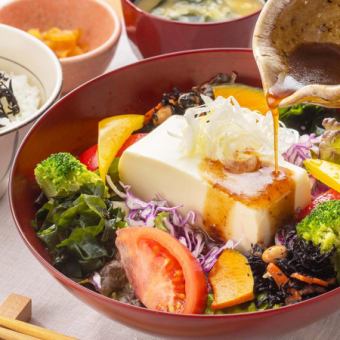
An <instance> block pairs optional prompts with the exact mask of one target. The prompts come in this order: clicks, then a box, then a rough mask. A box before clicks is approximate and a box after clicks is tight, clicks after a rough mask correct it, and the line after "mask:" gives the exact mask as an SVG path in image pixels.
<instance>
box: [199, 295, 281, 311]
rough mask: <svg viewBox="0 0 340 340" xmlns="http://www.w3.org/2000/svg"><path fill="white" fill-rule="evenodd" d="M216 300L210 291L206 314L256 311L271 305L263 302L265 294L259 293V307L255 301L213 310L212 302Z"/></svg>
mask: <svg viewBox="0 0 340 340" xmlns="http://www.w3.org/2000/svg"><path fill="white" fill-rule="evenodd" d="M213 300H214V294H212V293H210V294H208V297H207V305H206V308H205V311H204V314H237V313H247V312H256V311H257V310H265V309H269V308H270V307H269V306H268V304H266V303H263V302H262V301H264V300H265V294H259V295H258V296H257V297H256V301H257V304H258V306H259V307H256V304H255V302H254V301H251V302H246V303H242V304H240V305H237V306H233V307H229V308H224V309H219V310H213V309H212V308H211V304H212V302H213ZM278 307H280V305H278V304H276V305H274V306H273V307H272V308H278Z"/></svg>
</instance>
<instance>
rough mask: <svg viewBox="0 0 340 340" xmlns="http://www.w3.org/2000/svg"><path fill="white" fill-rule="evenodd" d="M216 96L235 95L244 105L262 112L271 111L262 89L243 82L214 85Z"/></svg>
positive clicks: (226, 96)
mask: <svg viewBox="0 0 340 340" xmlns="http://www.w3.org/2000/svg"><path fill="white" fill-rule="evenodd" d="M213 91H214V95H215V98H216V97H218V96H221V97H224V98H228V97H230V96H233V97H235V99H236V100H237V101H238V103H239V104H240V105H241V106H242V107H246V108H248V109H250V110H257V111H259V112H261V113H262V114H266V113H267V112H268V111H269V108H268V105H267V101H266V97H265V95H264V92H263V90H262V89H259V88H257V87H251V86H247V85H242V84H230V85H219V86H215V87H213Z"/></svg>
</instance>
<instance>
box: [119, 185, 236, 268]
mask: <svg viewBox="0 0 340 340" xmlns="http://www.w3.org/2000/svg"><path fill="white" fill-rule="evenodd" d="M120 184H121V186H122V187H123V188H124V190H125V193H121V198H123V199H124V200H125V204H126V206H127V208H128V209H129V212H128V215H127V217H126V221H127V223H128V224H129V225H130V226H147V227H155V220H156V218H157V216H158V214H160V213H163V212H164V213H166V214H164V217H163V220H162V222H163V224H164V226H165V228H166V229H167V231H168V232H169V233H170V234H171V235H172V236H173V237H175V238H176V239H177V240H178V241H179V242H181V243H182V244H183V245H184V246H185V247H187V248H188V249H189V250H190V252H191V253H192V254H193V256H194V257H196V258H197V260H198V262H199V263H200V265H201V266H202V269H203V270H204V271H205V272H209V271H210V270H211V268H212V267H213V266H214V264H215V262H216V261H217V259H218V257H219V255H220V254H221V252H222V251H223V250H224V249H227V248H229V249H233V248H234V247H235V246H236V244H235V242H234V241H232V240H229V241H228V242H227V243H225V244H217V243H216V242H214V241H213V240H212V239H210V238H209V236H208V235H207V234H205V233H204V232H203V231H202V230H200V229H199V228H197V227H195V223H196V220H197V216H196V213H195V212H194V211H189V212H188V213H187V214H186V215H185V216H183V215H182V214H181V213H180V212H179V209H180V208H181V206H175V207H170V206H169V205H168V202H167V201H166V200H163V199H157V200H152V201H150V202H144V201H143V200H141V199H139V198H137V197H136V196H134V195H133V194H132V192H131V188H130V186H127V185H124V184H123V183H120ZM116 189H117V188H116ZM115 192H117V190H115Z"/></svg>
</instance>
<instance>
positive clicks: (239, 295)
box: [209, 249, 254, 309]
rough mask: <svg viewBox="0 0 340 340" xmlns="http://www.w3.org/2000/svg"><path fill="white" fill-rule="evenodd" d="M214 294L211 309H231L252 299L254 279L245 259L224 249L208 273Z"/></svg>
mask: <svg viewBox="0 0 340 340" xmlns="http://www.w3.org/2000/svg"><path fill="white" fill-rule="evenodd" d="M209 281H210V284H211V286H212V289H213V293H214V301H213V303H212V305H211V308H212V309H222V308H226V307H232V306H236V305H239V304H241V303H244V302H247V301H251V300H253V299H254V277H253V273H252V271H251V269H250V266H249V263H248V260H247V258H246V257H245V256H244V255H242V254H241V253H240V252H238V251H236V250H231V249H226V250H224V251H223V253H222V254H221V255H220V257H219V258H218V260H217V261H216V263H215V265H214V267H213V268H212V270H211V271H210V273H209Z"/></svg>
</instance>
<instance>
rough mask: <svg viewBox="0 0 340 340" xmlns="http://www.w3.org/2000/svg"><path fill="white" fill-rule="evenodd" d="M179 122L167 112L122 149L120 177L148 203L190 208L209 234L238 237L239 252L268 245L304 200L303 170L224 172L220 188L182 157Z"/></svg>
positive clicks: (197, 165)
mask: <svg viewBox="0 0 340 340" xmlns="http://www.w3.org/2000/svg"><path fill="white" fill-rule="evenodd" d="M185 124H187V122H186V120H185V118H184V117H182V116H172V117H170V118H169V119H168V120H167V121H166V122H164V123H163V124H162V125H160V126H159V127H157V128H156V129H154V130H153V131H152V132H151V133H150V134H149V135H147V136H146V137H144V138H143V139H141V140H139V141H138V142H137V143H135V144H133V145H132V146H130V147H129V148H128V149H126V150H125V152H124V153H123V155H122V157H121V159H120V162H119V174H120V178H121V180H122V181H123V182H124V183H126V184H129V185H131V187H132V191H133V192H134V194H136V195H137V196H138V197H140V198H142V199H144V200H146V201H149V200H151V199H153V198H155V197H156V196H157V195H159V196H161V197H162V198H164V199H166V200H167V201H168V202H169V203H170V204H172V205H181V206H182V208H181V209H182V212H183V213H184V214H185V213H187V212H188V211H190V210H193V211H195V212H196V213H197V215H198V216H199V217H198V221H197V223H198V225H200V227H202V228H204V229H205V230H206V231H207V232H208V234H209V235H210V236H211V237H213V238H215V239H220V240H222V241H226V240H228V239H233V240H234V241H239V246H238V248H239V249H240V250H241V251H247V250H249V249H250V248H251V244H255V243H262V244H264V245H268V244H269V243H270V242H271V241H272V239H273V236H274V234H275V232H276V230H277V228H278V227H279V226H280V225H282V223H284V222H285V221H286V220H288V219H289V218H291V217H292V215H293V213H294V211H295V210H296V209H297V208H303V207H305V206H306V205H307V204H308V203H309V202H310V191H311V189H310V182H309V179H308V175H307V173H306V171H305V170H304V169H302V168H299V167H297V166H294V165H292V164H289V163H286V162H282V163H281V164H280V166H281V169H283V170H284V171H285V172H286V173H287V176H282V178H280V179H278V180H277V183H276V182H275V183H271V181H272V169H271V170H270V172H269V168H263V169H261V170H260V171H259V172H258V173H249V174H239V175H236V174H227V176H226V177H227V179H228V181H226V183H222V184H223V186H222V185H221V183H220V182H221V181H219V180H218V179H216V178H214V176H213V175H211V176H209V173H208V175H207V172H206V171H204V170H202V169H204V167H202V160H201V159H199V158H197V157H186V156H184V155H183V152H182V150H181V139H180V137H179V134H180V132H181V131H182V129H183V127H184V126H185ZM223 179H224V177H223ZM254 185H255V186H254ZM221 188H222V189H221ZM248 191H249V192H250V195H248V194H247V192H248Z"/></svg>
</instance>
